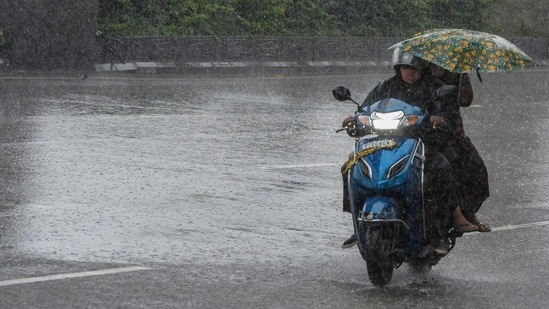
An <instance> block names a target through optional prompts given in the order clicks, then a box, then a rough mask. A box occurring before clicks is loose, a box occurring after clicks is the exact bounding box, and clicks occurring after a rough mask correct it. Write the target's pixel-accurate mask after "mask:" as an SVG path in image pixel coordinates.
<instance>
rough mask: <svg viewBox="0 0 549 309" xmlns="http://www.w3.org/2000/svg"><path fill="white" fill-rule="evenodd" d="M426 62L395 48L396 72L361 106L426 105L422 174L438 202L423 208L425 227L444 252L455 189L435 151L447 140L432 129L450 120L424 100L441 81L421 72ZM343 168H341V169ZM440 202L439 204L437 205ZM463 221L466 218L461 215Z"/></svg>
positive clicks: (439, 106)
mask: <svg viewBox="0 0 549 309" xmlns="http://www.w3.org/2000/svg"><path fill="white" fill-rule="evenodd" d="M428 64H429V63H428V62H427V61H425V60H423V59H421V58H418V57H415V56H413V55H412V54H409V53H405V52H402V51H401V50H400V49H396V50H395V52H394V53H393V68H394V70H395V75H394V76H393V77H391V78H389V79H387V80H385V81H383V82H381V83H380V84H378V85H377V86H376V87H375V88H374V89H373V90H372V91H370V93H369V94H368V97H367V98H366V99H365V100H364V102H363V103H362V107H365V106H369V105H372V104H373V103H375V102H377V101H379V100H381V99H385V98H395V99H399V100H402V101H405V102H407V103H409V104H411V105H414V106H420V107H422V108H425V109H426V110H427V111H428V112H429V114H430V115H431V116H430V119H429V123H430V126H429V127H430V128H425V129H424V130H422V138H423V140H424V142H425V144H426V147H427V150H426V159H425V175H426V183H427V185H426V188H427V189H426V196H428V197H429V198H427V199H426V200H431V201H438V202H433V203H430V205H427V208H426V216H427V218H428V220H427V221H426V222H427V230H428V234H429V237H428V239H429V241H430V243H431V246H432V247H433V248H434V250H435V252H437V253H439V254H442V255H444V254H446V253H448V251H449V245H448V243H447V238H446V232H447V230H448V229H449V227H450V226H451V218H450V213H451V212H453V211H454V210H455V208H456V207H457V205H456V204H455V188H454V186H453V178H452V172H451V168H450V164H449V162H448V161H447V160H446V158H445V157H444V156H443V155H442V154H441V153H440V152H439V151H438V150H437V149H438V148H440V147H441V145H442V144H444V143H445V142H446V139H447V136H446V134H444V133H445V131H444V130H435V129H433V128H436V127H440V126H443V125H445V124H447V123H448V122H449V120H448V119H449V117H450V115H449V113H448V111H446V110H444V107H445V106H447V105H446V104H440V102H436V103H435V104H429V106H424V103H425V102H427V101H429V100H430V99H432V98H434V97H435V92H436V90H437V89H438V88H439V87H440V86H442V85H443V84H442V83H441V82H440V81H439V80H438V79H436V78H435V77H433V76H432V75H429V74H424V72H425V69H426V68H427V66H428ZM353 121H354V117H348V118H346V119H345V120H344V121H343V126H346V127H350V126H349V125H350V124H351V122H353ZM342 171H343V169H342ZM342 176H343V211H346V212H350V201H349V197H348V192H347V188H348V183H347V182H348V179H347V175H346V174H342ZM437 205H440V206H437ZM463 220H465V219H464V218H463ZM356 239H357V238H356V235H355V234H353V235H352V236H351V237H350V238H349V239H347V240H346V241H345V242H344V243H343V246H342V247H343V248H349V247H352V246H353V245H355V244H356V241H357V240H356Z"/></svg>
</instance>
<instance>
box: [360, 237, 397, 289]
mask: <svg viewBox="0 0 549 309" xmlns="http://www.w3.org/2000/svg"><path fill="white" fill-rule="evenodd" d="M385 234H389V233H385ZM364 237H365V241H364V259H365V260H366V268H367V269H368V277H369V278H370V282H372V284H373V285H376V286H384V285H387V284H389V283H390V282H391V279H392V278H393V270H394V267H393V261H392V259H391V252H392V235H384V233H383V229H382V228H381V227H370V228H367V229H366V231H365V234H364Z"/></svg>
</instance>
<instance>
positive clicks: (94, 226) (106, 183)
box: [0, 70, 549, 308]
mask: <svg viewBox="0 0 549 309" xmlns="http://www.w3.org/2000/svg"><path fill="white" fill-rule="evenodd" d="M389 76H390V72H382V73H372V74H364V75H353V76H351V75H349V76H309V77H292V76H282V75H280V76H276V77H262V78H258V77H253V78H246V77H233V78H218V77H216V78H206V77H193V78H184V77H177V76H166V77H164V78H148V77H146V76H133V77H130V78H128V77H106V76H91V77H90V78H89V79H87V80H83V81H82V80H79V79H77V78H52V77H49V78H4V79H0V93H1V94H2V99H1V101H0V102H1V109H0V169H1V173H0V181H1V182H0V184H1V186H0V308H350V307H354V308H404V307H406V308H447V307H459V308H482V307H484V308H546V307H548V306H549V296H548V295H547V292H548V290H549V289H548V285H547V279H546V278H547V277H548V276H549V270H548V268H547V262H548V261H549V246H548V245H547V243H548V240H549V237H548V236H547V232H549V212H548V209H549V191H547V188H548V187H549V186H548V185H549V176H548V175H549V173H548V172H549V145H548V144H547V142H546V140H547V136H548V135H547V131H548V130H549V99H547V96H548V95H549V82H548V80H549V72H548V71H547V70H531V71H528V72H515V73H511V74H485V75H484V76H483V79H484V82H483V83H479V81H478V79H477V78H476V77H474V78H472V80H473V86H474V89H475V101H474V102H473V106H472V107H469V108H467V109H464V110H463V115H464V118H465V126H466V130H467V133H468V134H469V136H470V137H471V139H472V141H473V142H474V143H475V144H476V145H477V147H478V149H479V152H480V153H481V155H482V156H483V158H484V159H485V161H486V164H487V166H488V170H489V173H490V180H491V183H490V186H491V197H490V198H489V199H488V201H487V202H486V203H485V204H484V206H483V208H482V209H481V211H480V215H481V218H482V219H484V220H485V221H488V222H490V223H491V224H492V226H493V227H494V232H492V233H486V234H479V233H476V234H470V235H468V236H466V237H463V238H461V239H459V240H458V244H457V246H456V248H455V249H454V250H453V251H452V252H451V253H450V254H449V256H448V257H446V258H444V259H443V260H442V261H441V262H440V263H439V265H437V266H436V267H435V268H434V269H433V271H432V273H431V274H429V275H428V276H425V277H413V276H412V275H411V274H409V273H408V271H407V269H406V267H405V266H403V267H401V268H400V269H398V270H396V271H395V275H394V277H393V281H392V283H391V285H389V286H387V287H385V288H381V289H380V288H376V287H373V286H372V285H371V284H370V282H369V281H368V278H367V273H366V267H365V263H364V262H363V260H362V259H361V257H360V255H359V253H358V250H356V249H350V250H342V249H340V248H339V246H340V244H341V242H342V241H343V240H344V239H346V238H347V237H348V235H349V233H350V232H351V230H352V226H351V222H350V217H349V216H348V214H344V213H342V212H341V210H340V208H341V205H340V200H341V183H340V174H339V166H340V165H341V163H342V162H343V161H344V158H345V156H346V154H347V153H349V151H350V150H351V148H352V145H353V140H352V139H351V138H349V137H347V136H346V135H345V134H335V133H334V129H337V128H338V127H339V124H340V121H341V120H342V119H343V118H344V117H345V116H347V115H349V114H351V113H352V112H353V106H352V105H346V104H342V103H339V102H336V101H335V100H334V99H333V98H332V97H331V89H332V88H334V87H335V86H338V85H346V86H348V87H349V88H351V90H352V91H353V94H354V97H355V98H356V99H358V100H362V99H363V98H364V97H365V95H366V94H367V92H368V90H369V89H371V88H372V87H373V86H375V85H376V84H377V83H378V82H379V81H380V80H382V79H383V78H386V77H389ZM29 278H30V279H29Z"/></svg>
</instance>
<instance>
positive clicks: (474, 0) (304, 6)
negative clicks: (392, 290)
mask: <svg viewBox="0 0 549 309" xmlns="http://www.w3.org/2000/svg"><path fill="white" fill-rule="evenodd" d="M501 1H502V0H384V1H379V0H100V1H99V3H100V10H99V27H100V28H102V29H104V30H106V31H107V32H109V33H114V34H116V35H120V36H142V35H143V36H144V35H168V36H175V35H209V36H215V37H221V36H341V35H350V36H409V35H412V34H414V33H416V32H419V31H422V30H426V29H430V28H450V27H452V28H468V29H474V30H489V29H486V25H485V24H484V23H483V18H484V16H485V12H488V11H489V9H490V7H491V5H492V4H493V3H496V2H501Z"/></svg>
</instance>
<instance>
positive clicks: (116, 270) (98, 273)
mask: <svg viewBox="0 0 549 309" xmlns="http://www.w3.org/2000/svg"><path fill="white" fill-rule="evenodd" d="M147 269H150V268H147V267H139V266H132V267H122V268H112V269H103V270H94V271H84V272H80V273H71V274H60V275H51V276H43V277H31V278H22V279H13V280H6V281H0V286H8V285H16V284H25V283H34V282H43V281H53V280H63V279H71V278H81V277H90V276H101V275H110V274H118V273H125V272H130V271H138V270H147Z"/></svg>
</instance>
